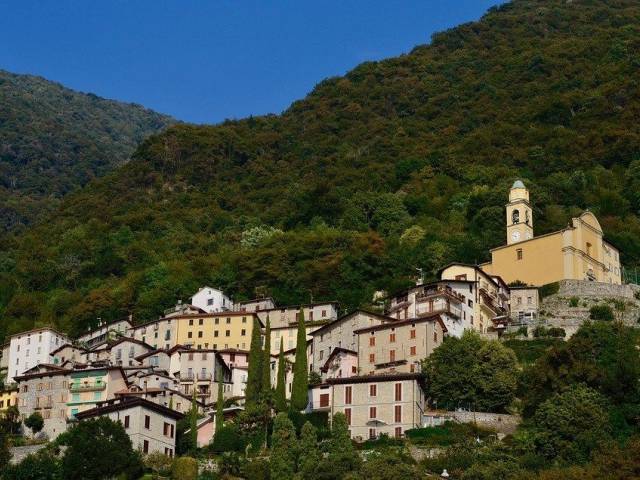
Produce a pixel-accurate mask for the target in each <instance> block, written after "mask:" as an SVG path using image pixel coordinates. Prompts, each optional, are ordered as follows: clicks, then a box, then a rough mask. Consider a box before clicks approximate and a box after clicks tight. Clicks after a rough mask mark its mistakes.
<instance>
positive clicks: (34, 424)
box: [24, 412, 44, 435]
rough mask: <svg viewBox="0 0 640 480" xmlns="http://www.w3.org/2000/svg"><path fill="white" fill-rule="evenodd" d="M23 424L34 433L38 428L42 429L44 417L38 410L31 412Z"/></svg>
mask: <svg viewBox="0 0 640 480" xmlns="http://www.w3.org/2000/svg"><path fill="white" fill-rule="evenodd" d="M24 425H25V427H27V428H30V429H31V431H32V432H33V434H34V435H35V434H36V433H38V432H39V431H40V430H42V427H44V419H43V418H42V415H40V413H39V412H33V413H32V414H31V415H29V416H28V417H27V418H26V419H25V421H24Z"/></svg>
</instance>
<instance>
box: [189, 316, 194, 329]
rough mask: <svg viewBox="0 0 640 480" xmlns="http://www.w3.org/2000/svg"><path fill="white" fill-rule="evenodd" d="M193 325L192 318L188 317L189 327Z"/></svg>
mask: <svg viewBox="0 0 640 480" xmlns="http://www.w3.org/2000/svg"><path fill="white" fill-rule="evenodd" d="M192 325H193V318H191V319H189V326H190V327H191V326H192Z"/></svg>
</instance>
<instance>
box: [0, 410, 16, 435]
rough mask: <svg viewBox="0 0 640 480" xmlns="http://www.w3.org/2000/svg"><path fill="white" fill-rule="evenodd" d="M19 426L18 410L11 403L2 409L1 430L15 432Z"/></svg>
mask: <svg viewBox="0 0 640 480" xmlns="http://www.w3.org/2000/svg"><path fill="white" fill-rule="evenodd" d="M19 428H20V411H19V410H18V407H17V406H15V405H11V406H10V407H8V408H7V409H6V410H5V411H4V415H3V417H2V430H4V431H5V432H7V433H9V434H13V433H16V432H17V431H18V429H19Z"/></svg>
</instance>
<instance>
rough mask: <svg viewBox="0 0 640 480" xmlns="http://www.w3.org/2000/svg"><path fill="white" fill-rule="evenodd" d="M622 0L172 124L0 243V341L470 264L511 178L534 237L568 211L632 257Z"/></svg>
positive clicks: (544, 17)
mask: <svg viewBox="0 0 640 480" xmlns="http://www.w3.org/2000/svg"><path fill="white" fill-rule="evenodd" d="M639 11H640V6H639V5H638V3H637V2H636V1H635V0H615V1H605V0H574V1H572V2H567V1H565V0H544V1H543V0H515V1H513V2H511V3H507V4H505V5H502V6H500V7H497V8H494V9H492V10H491V11H490V12H489V13H488V14H487V15H486V16H485V17H483V19H482V20H480V21H478V22H474V23H468V24H464V25H461V26H459V27H457V28H454V29H451V30H448V31H445V32H442V33H439V34H437V35H434V37H433V39H432V41H431V43H430V44H429V45H422V46H418V47H416V48H414V49H413V50H412V51H411V52H410V53H409V54H406V55H402V56H400V57H397V58H390V59H388V60H384V61H380V62H367V63H364V64H362V65H359V66H358V67H356V68H355V69H353V70H352V71H351V72H349V73H347V74H346V75H345V76H343V77H337V78H330V79H327V80H324V81H322V82H321V83H319V84H318V85H317V87H316V88H315V89H314V90H313V91H312V92H311V93H310V94H309V95H308V96H307V97H306V98H304V99H302V100H300V101H297V102H295V103H294V104H293V105H291V107H290V108H289V109H288V110H287V111H285V112H284V113H283V114H282V115H279V116H265V117H252V118H248V119H244V120H239V121H228V122H224V123H223V124H220V125H215V126H193V125H177V126H174V127H171V128H170V129H169V130H168V131H167V132H166V133H163V134H161V135H157V136H153V137H151V138H150V139H148V140H146V141H145V142H143V144H142V145H141V146H140V147H139V148H138V150H137V152H136V153H135V155H134V158H133V160H132V161H131V162H129V163H128V164H127V165H125V166H124V167H122V168H120V169H118V170H117V172H115V173H113V174H112V175H108V176H107V177H104V178H102V179H100V180H97V181H94V182H92V183H91V184H90V185H89V186H88V187H87V188H85V189H83V190H82V191H80V192H78V193H76V194H72V195H70V196H67V197H65V200H64V201H63V202H62V205H61V206H60V208H59V209H57V210H56V211H55V212H53V213H51V214H50V215H48V216H46V218H45V219H43V221H42V223H41V224H40V225H38V226H35V227H34V228H32V229H30V230H28V231H27V232H24V233H22V234H19V235H18V234H15V235H10V236H8V237H7V238H6V239H5V240H4V241H3V251H2V252H0V315H1V316H2V321H1V323H0V335H2V334H6V333H12V332H15V331H17V330H24V329H26V328H28V327H31V326H32V325H33V324H34V323H38V324H42V323H54V324H55V325H56V326H58V327H59V328H62V329H64V330H67V331H70V332H71V333H77V332H79V331H81V330H83V329H84V328H86V326H87V325H92V324H95V322H96V318H97V317H101V318H102V319H105V320H109V319H114V318H117V317H120V316H124V315H126V314H128V313H129V312H132V313H133V314H134V318H135V319H136V321H142V320H147V319H151V318H156V317H157V315H159V314H161V313H162V310H163V309H164V308H166V307H167V306H168V305H172V304H174V303H175V301H176V299H177V298H186V297H188V296H189V295H191V294H192V293H193V292H194V291H195V290H196V289H197V288H198V286H200V285H203V284H213V285H216V286H220V287H222V288H224V289H225V290H227V291H228V292H229V293H230V294H232V295H234V296H235V297H236V298H239V299H242V298H249V297H253V296H254V292H255V289H256V288H261V289H263V290H266V291H268V293H269V294H271V295H272V296H273V297H274V298H275V299H276V300H277V301H278V302H279V303H281V304H294V303H301V302H307V301H309V299H310V298H311V297H313V298H314V299H315V300H339V301H340V302H341V303H342V304H343V306H344V307H346V308H353V307H357V306H360V305H363V306H365V305H366V304H367V303H368V302H370V301H371V297H372V294H373V293H374V292H375V291H377V290H395V289H397V288H402V287H404V286H406V285H408V284H409V283H410V282H411V280H412V276H413V275H414V274H415V267H418V266H419V267H421V268H423V269H424V271H425V272H426V274H427V276H429V275H433V274H434V273H435V271H436V270H437V269H438V268H439V267H441V266H442V265H443V264H444V263H446V262H448V261H451V260H458V261H467V262H475V261H482V260H484V259H487V256H488V249H489V248H490V247H495V246H497V245H499V244H501V243H503V241H504V213H503V206H504V204H505V202H506V195H507V191H508V188H509V186H510V185H511V184H512V182H513V180H514V179H515V178H522V179H523V180H524V181H525V183H526V184H527V186H528V187H529V188H530V189H531V195H532V197H531V198H532V202H533V208H534V215H535V225H536V233H537V234H542V233H545V232H549V231H551V230H553V229H558V228H562V227H564V226H565V225H566V224H567V221H568V219H569V217H570V216H571V215H574V214H576V213H578V212H579V211H581V210H582V209H585V208H590V209H592V210H593V211H594V212H595V213H596V214H597V215H598V218H599V220H600V222H601V224H602V226H603V228H604V231H605V234H606V236H607V238H608V239H609V240H611V241H612V242H613V243H614V244H616V245H617V246H619V247H620V249H621V250H622V253H623V257H622V260H623V262H624V263H625V264H626V265H629V266H635V265H638V263H640V218H639V216H638V214H639V212H640V196H639V195H638V193H637V192H638V188H637V187H640V125H639V124H638V122H637V118H638V117H640V100H639V97H640V90H639V88H640V87H639V85H638V82H637V81H636V77H637V75H636V74H637V70H638V60H637V56H636V55H635V52H636V51H637V50H638V49H639V47H640V44H639V42H640V40H639V38H640V35H639V34H638V33H639V28H640V27H639V26H638V22H637V18H638V15H639V14H640V13H639Z"/></svg>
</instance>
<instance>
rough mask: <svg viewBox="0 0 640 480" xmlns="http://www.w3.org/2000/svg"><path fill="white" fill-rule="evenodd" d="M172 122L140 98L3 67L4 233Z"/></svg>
mask: <svg viewBox="0 0 640 480" xmlns="http://www.w3.org/2000/svg"><path fill="white" fill-rule="evenodd" d="M171 123H174V121H173V120H172V119H171V118H170V117H168V116H166V115H161V114H158V113H156V112H153V111H151V110H147V109H145V108H143V107H141V106H139V105H133V104H126V103H121V102H115V101H112V100H105V99H103V98H99V97H97V96H95V95H93V94H85V93H80V92H75V91H73V90H69V89H68V88H65V87H63V86H62V85H60V84H58V83H54V82H50V81H48V80H45V79H43V78H41V77H34V76H30V75H15V74H12V73H9V72H6V71H4V70H0V233H2V230H5V229H13V228H16V227H21V226H22V225H24V224H26V223H29V222H30V221H31V220H33V219H34V218H37V217H40V216H41V213H42V212H41V211H40V210H41V209H43V208H44V209H45V210H49V209H51V207H52V206H54V205H55V204H56V201H55V200H56V199H59V198H60V197H62V196H63V195H65V194H67V193H69V192H70V191H72V190H74V189H76V188H78V187H80V186H83V185H85V184H86V183H87V182H89V181H90V180H91V179H93V178H95V177H99V176H102V175H104V174H106V173H107V172H110V171H111V170H112V169H113V168H114V167H115V166H118V165H121V164H123V163H125V162H126V161H128V159H129V157H130V156H131V153H132V152H133V150H134V149H135V147H136V145H138V144H139V143H140V142H141V141H142V140H143V139H144V138H145V137H147V136H148V135H150V134H152V133H157V132H159V131H160V130H162V129H163V128H165V127H167V126H168V125H169V124H171Z"/></svg>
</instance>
